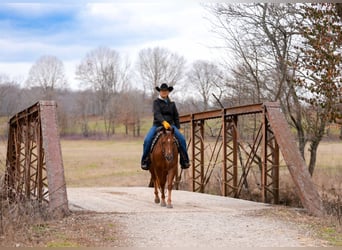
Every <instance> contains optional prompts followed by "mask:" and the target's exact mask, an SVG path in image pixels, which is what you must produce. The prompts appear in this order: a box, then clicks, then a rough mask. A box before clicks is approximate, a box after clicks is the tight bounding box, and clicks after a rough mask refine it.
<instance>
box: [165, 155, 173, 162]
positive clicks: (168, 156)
mask: <svg viewBox="0 0 342 250" xmlns="http://www.w3.org/2000/svg"><path fill="white" fill-rule="evenodd" d="M165 158H166V160H167V161H172V160H173V155H172V154H167V155H165Z"/></svg>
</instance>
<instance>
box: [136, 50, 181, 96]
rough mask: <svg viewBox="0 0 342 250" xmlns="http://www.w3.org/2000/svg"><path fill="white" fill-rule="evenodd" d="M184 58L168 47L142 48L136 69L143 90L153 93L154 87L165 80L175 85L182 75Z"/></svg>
mask: <svg viewBox="0 0 342 250" xmlns="http://www.w3.org/2000/svg"><path fill="white" fill-rule="evenodd" d="M184 67H185V59H184V57H182V56H179V55H178V54H176V53H172V52H171V51H169V50H168V49H165V48H160V47H155V48H147V49H142V50H141V51H140V52H139V57H138V69H139V74H140V77H141V79H142V81H143V83H144V90H145V91H147V92H150V94H151V95H152V97H154V95H155V87H157V86H159V85H160V84H161V83H163V82H166V83H168V84H170V85H176V84H177V83H178V82H179V81H180V80H181V79H182V78H183V76H184Z"/></svg>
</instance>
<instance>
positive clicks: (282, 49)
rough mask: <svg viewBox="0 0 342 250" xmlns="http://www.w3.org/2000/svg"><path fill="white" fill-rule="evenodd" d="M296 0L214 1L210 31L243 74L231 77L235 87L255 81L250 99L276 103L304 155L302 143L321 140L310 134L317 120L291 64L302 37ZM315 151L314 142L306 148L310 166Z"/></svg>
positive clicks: (293, 62) (298, 7)
mask: <svg viewBox="0 0 342 250" xmlns="http://www.w3.org/2000/svg"><path fill="white" fill-rule="evenodd" d="M301 5H302V4H268V3H257V4H236V5H229V4H216V5H213V6H212V7H211V8H210V9H211V11H212V12H213V14H214V16H215V17H216V20H217V21H216V22H214V25H215V26H214V30H215V32H216V33H218V34H219V35H221V37H222V38H223V41H224V42H225V45H226V46H227V47H228V48H229V49H230V50H229V52H230V53H232V54H233V55H235V57H234V62H238V63H236V64H234V63H232V62H230V63H231V66H230V68H231V69H233V71H232V72H233V75H234V73H235V76H244V77H243V78H242V81H241V80H240V79H238V78H237V79H235V82H239V81H240V85H239V89H244V88H245V89H250V87H249V86H251V87H253V86H254V88H255V93H256V96H252V97H251V98H253V99H254V100H260V101H263V100H269V101H279V102H280V105H281V108H282V110H283V111H284V114H285V115H286V117H287V118H288V121H289V124H290V125H291V126H293V127H294V128H295V129H296V132H297V138H298V142H299V150H300V152H301V154H302V156H303V158H305V145H306V143H307V142H308V141H320V139H319V138H320V136H321V135H320V134H319V133H318V134H317V133H316V134H315V133H312V131H313V130H315V126H316V125H317V122H312V110H308V109H307V106H306V105H303V102H302V100H301V98H300V97H302V96H301V94H302V93H301V92H300V89H298V85H297V77H296V74H297V70H296V67H294V66H293V65H296V61H297V60H298V58H299V57H300V56H301V55H300V54H301V52H300V51H299V50H298V49H297V48H296V45H298V44H300V43H301V41H302V40H303V37H302V36H301V35H300V34H299V30H298V27H299V26H300V24H301V23H302V22H303V21H304V18H305V15H303V10H302V9H301V8H300V6H301ZM228 66H229V65H228ZM242 84H243V85H244V86H241V85H242ZM240 86H241V87H240ZM232 87H233V86H232ZM246 93H248V91H246ZM315 150H317V147H313V148H311V149H310V151H309V153H310V160H309V165H311V164H313V165H314V164H315V154H316V151H315ZM313 165H311V168H312V166H313Z"/></svg>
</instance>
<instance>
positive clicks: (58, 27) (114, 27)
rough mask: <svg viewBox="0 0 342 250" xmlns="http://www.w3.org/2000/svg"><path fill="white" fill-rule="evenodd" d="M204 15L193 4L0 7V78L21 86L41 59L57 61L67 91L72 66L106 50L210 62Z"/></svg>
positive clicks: (213, 54)
mask: <svg viewBox="0 0 342 250" xmlns="http://www.w3.org/2000/svg"><path fill="white" fill-rule="evenodd" d="M208 16H209V14H208V12H207V10H205V8H204V7H203V6H202V5H201V4H200V2H199V1H195V0H186V1H182V0H179V1H178V0H177V1H156V0H143V1H138V0H128V1H127V0H126V1H124V0H117V1H112V2H110V1H91V2H88V1H84V0H73V1H66V0H64V1H63V0H60V1H54V3H53V2H52V1H50V2H49V1H35V3H30V2H29V1H21V2H16V1H12V2H10V1H8V2H7V3H6V2H3V1H2V2H0V74H6V75H8V76H10V77H11V78H16V79H19V80H23V79H25V78H26V77H27V74H28V72H29V69H30V67H31V66H32V64H33V63H34V62H35V61H36V60H37V59H38V58H39V57H41V56H42V55H53V56H57V57H58V58H59V59H60V60H62V61H63V63H64V66H65V69H66V73H67V77H68V79H69V82H71V83H72V88H77V87H78V83H77V82H76V81H75V79H74V72H75V66H76V65H77V64H78V63H79V62H80V61H81V60H82V59H83V58H84V57H85V55H86V54H87V53H88V52H90V51H91V50H93V49H96V48H98V47H99V46H106V47H110V48H112V49H115V50H116V51H118V52H119V53H120V54H121V55H123V56H125V55H127V56H128V57H129V58H130V59H131V60H132V61H134V60H135V58H136V57H137V54H138V52H139V51H140V50H141V49H143V48H148V47H155V46H160V47H165V48H167V49H169V50H171V51H174V52H177V53H178V54H179V55H181V56H184V57H185V58H186V59H187V61H188V62H191V61H193V60H196V59H207V60H215V59H216V58H218V51H217V50H215V49H212V48H211V47H213V46H214V45H215V41H217V40H216V39H215V38H214V34H213V33H212V32H211V31H210V29H211V28H210V27H211V25H210V23H209V21H208V20H207V18H208Z"/></svg>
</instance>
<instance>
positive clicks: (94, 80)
mask: <svg viewBox="0 0 342 250" xmlns="http://www.w3.org/2000/svg"><path fill="white" fill-rule="evenodd" d="M128 73H129V64H128V62H127V61H126V62H123V60H122V59H121V57H120V55H119V53H118V52H116V51H115V50H112V49H110V48H107V47H99V48H97V49H95V50H92V51H91V52H89V53H88V54H87V55H86V57H85V58H84V59H83V60H82V62H81V63H80V65H79V66H78V67H77V70H76V76H77V79H78V80H80V81H81V82H82V84H83V85H85V86H87V87H91V88H92V89H93V90H94V91H95V93H96V95H97V99H98V101H99V103H100V106H101V115H103V118H104V123H105V130H106V134H107V136H109V135H110V133H114V132H115V130H114V121H115V117H116V114H117V107H116V104H117V102H115V100H114V99H115V97H116V95H117V94H118V93H119V92H120V91H122V90H123V89H125V88H127V86H128V85H129V75H128Z"/></svg>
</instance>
